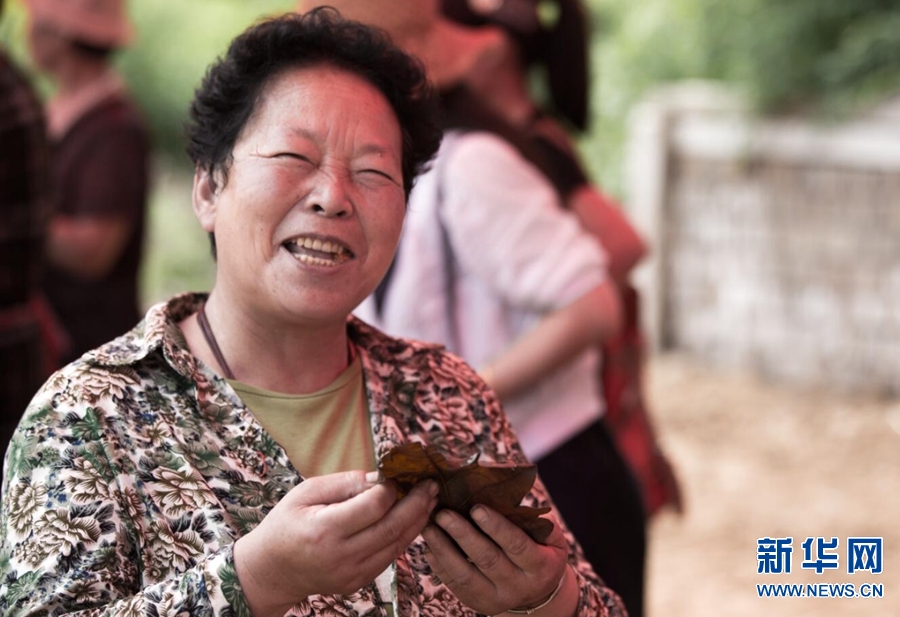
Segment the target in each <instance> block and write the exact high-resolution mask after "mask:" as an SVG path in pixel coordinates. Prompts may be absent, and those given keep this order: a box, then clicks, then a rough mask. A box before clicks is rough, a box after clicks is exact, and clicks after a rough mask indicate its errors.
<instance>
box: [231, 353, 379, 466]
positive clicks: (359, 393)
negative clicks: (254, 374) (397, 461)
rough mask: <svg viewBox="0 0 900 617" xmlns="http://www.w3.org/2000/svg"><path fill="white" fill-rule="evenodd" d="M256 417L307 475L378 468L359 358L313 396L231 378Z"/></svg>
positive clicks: (233, 386) (236, 390) (289, 457)
mask: <svg viewBox="0 0 900 617" xmlns="http://www.w3.org/2000/svg"><path fill="white" fill-rule="evenodd" d="M228 383H230V384H231V387H232V388H234V390H235V392H237V393H238V394H239V395H240V397H241V399H242V400H243V401H244V403H245V404H246V405H247V407H248V408H249V409H250V411H251V412H253V415H254V416H255V417H256V419H257V420H258V421H259V423H260V424H262V426H263V428H265V429H266V431H267V432H268V433H269V435H271V436H272V437H273V438H274V439H275V441H277V442H278V444H279V445H280V446H281V447H282V448H284V451H285V453H287V457H288V459H289V460H290V461H291V463H292V464H293V465H294V467H295V468H296V469H297V471H299V472H300V474H301V475H302V476H303V477H305V478H311V477H313V476H322V475H325V474H329V473H336V472H339V471H349V470H351V469H364V470H366V471H373V470H374V469H375V444H374V442H373V441H372V429H371V428H370V423H369V409H368V405H367V404H366V395H365V388H364V386H363V378H362V364H361V363H360V360H359V357H357V358H356V359H355V360H354V361H353V362H351V363H350V366H348V367H347V368H346V369H345V370H344V372H343V373H341V374H340V375H339V376H338V377H337V379H335V380H334V381H333V382H331V383H330V384H328V385H327V386H325V387H324V388H322V389H321V390H318V391H317V392H312V393H310V394H282V393H280V392H272V391H270V390H263V389H262V388H257V387H254V386H250V385H247V384H245V383H241V382H239V381H232V380H229V382H228Z"/></svg>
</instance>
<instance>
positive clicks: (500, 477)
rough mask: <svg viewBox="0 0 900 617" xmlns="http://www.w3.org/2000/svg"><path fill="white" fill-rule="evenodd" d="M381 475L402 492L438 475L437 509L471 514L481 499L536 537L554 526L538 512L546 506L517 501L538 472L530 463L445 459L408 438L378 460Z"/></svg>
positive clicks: (538, 538)
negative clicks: (530, 505)
mask: <svg viewBox="0 0 900 617" xmlns="http://www.w3.org/2000/svg"><path fill="white" fill-rule="evenodd" d="M378 469H379V471H381V474H382V475H383V476H384V477H385V478H386V479H388V480H393V481H394V482H396V483H397V486H398V488H399V490H400V496H401V497H402V496H403V495H405V494H406V493H408V492H409V491H410V490H412V487H413V486H415V484H416V483H417V482H421V481H423V480H428V479H431V480H436V481H437V483H438V485H439V486H440V488H441V490H440V493H439V494H438V509H440V508H449V509H451V510H454V511H455V512H458V513H459V514H462V515H463V516H465V517H466V518H469V511H470V510H471V509H472V507H473V506H475V504H483V505H486V506H488V507H489V508H491V509H493V510H496V511H497V512H499V513H501V514H503V515H504V516H506V517H507V518H508V519H509V520H510V521H512V522H513V523H515V524H516V525H518V526H519V527H520V528H522V529H523V530H524V531H525V532H526V533H527V534H528V535H530V536H531V537H532V538H533V539H534V540H535V541H536V542H543V541H544V540H546V539H547V536H549V535H550V532H551V531H553V523H551V522H550V521H548V520H547V519H545V518H540V516H541V515H542V514H546V513H547V512H549V511H550V508H529V507H527V506H520V505H519V503H520V502H521V501H522V499H523V498H524V497H525V495H527V494H528V491H529V490H531V486H532V485H533V484H534V480H535V478H536V477H537V467H535V466H534V465H519V466H498V465H482V464H480V463H479V462H478V457H477V456H475V457H473V458H471V459H470V460H468V461H454V460H449V461H448V460H447V458H446V457H445V456H444V455H443V454H441V452H439V451H438V449H437V448H436V447H434V446H427V447H425V446H423V445H422V444H420V443H408V444H403V445H401V446H397V447H395V448H393V449H392V450H391V451H390V452H388V453H387V454H386V455H385V456H384V458H382V459H381V463H380V464H379V465H378Z"/></svg>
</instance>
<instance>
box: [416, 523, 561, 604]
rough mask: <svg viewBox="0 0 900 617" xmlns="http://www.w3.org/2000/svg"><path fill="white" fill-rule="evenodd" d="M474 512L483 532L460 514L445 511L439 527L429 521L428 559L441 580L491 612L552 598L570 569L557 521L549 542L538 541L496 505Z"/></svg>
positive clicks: (464, 599) (465, 600)
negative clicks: (512, 521)
mask: <svg viewBox="0 0 900 617" xmlns="http://www.w3.org/2000/svg"><path fill="white" fill-rule="evenodd" d="M471 514H472V519H473V520H474V521H475V522H476V524H477V525H478V528H480V531H479V529H478V528H476V527H474V526H473V525H472V524H471V523H470V522H469V521H468V520H466V519H465V518H464V517H463V516H461V515H459V514H457V513H456V512H453V511H452V510H442V511H441V512H439V513H438V514H437V516H436V518H435V520H436V521H437V525H438V526H439V527H438V526H435V525H429V526H428V527H426V528H425V530H424V531H423V532H422V537H423V538H425V542H426V543H427V545H428V546H427V548H426V551H425V557H426V559H427V560H428V563H429V564H430V565H431V569H432V570H433V571H434V573H435V574H436V575H437V576H438V577H439V578H440V579H441V582H442V583H444V585H446V586H447V587H448V588H449V589H450V591H452V592H453V593H454V594H455V595H456V597H457V598H459V599H460V600H461V601H462V602H463V603H465V604H466V605H468V606H469V607H470V608H472V609H474V610H475V611H477V612H478V613H483V614H486V615H497V614H500V613H503V612H505V611H506V610H508V609H510V608H520V607H528V606H535V605H537V604H540V603H541V602H542V601H544V600H545V599H546V598H547V597H549V596H550V594H552V593H553V592H554V590H555V589H556V587H557V585H558V584H559V582H560V579H561V578H562V576H563V574H564V572H565V569H566V567H567V565H566V556H567V555H568V552H569V547H568V545H567V544H566V540H565V537H564V536H563V533H562V530H561V529H560V525H559V523H558V522H557V521H555V520H554V521H553V532H552V533H551V534H550V536H549V537H548V538H547V543H546V544H538V543H537V542H535V541H534V540H532V539H531V537H530V536H529V535H528V534H526V533H525V532H524V531H522V530H521V529H520V528H519V527H517V526H516V525H514V524H513V523H511V522H509V521H508V520H507V519H506V517H504V516H502V515H500V514H498V513H497V512H495V511H493V510H491V509H490V508H487V507H485V506H482V505H479V506H475V507H474V508H473V509H472V513H471ZM448 536H450V537H449V538H448ZM450 538H453V541H455V542H456V545H458V547H459V548H457V546H455V545H454V544H453V542H452V541H451V540H450ZM459 549H462V551H463V552H460V550H459ZM573 611H574V607H573Z"/></svg>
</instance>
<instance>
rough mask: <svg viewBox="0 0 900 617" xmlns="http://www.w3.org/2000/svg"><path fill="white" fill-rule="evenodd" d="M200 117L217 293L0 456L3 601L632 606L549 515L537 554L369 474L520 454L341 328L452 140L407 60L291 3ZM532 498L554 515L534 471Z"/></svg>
mask: <svg viewBox="0 0 900 617" xmlns="http://www.w3.org/2000/svg"><path fill="white" fill-rule="evenodd" d="M191 113H192V124H191V126H190V127H189V136H190V140H191V141H190V147H189V152H190V154H191V157H192V159H193V161H194V163H195V165H196V173H195V177H194V189H193V206H194V211H195V213H196V215H197V218H198V220H199V222H200V225H201V226H202V227H203V229H205V230H206V231H207V232H209V233H210V234H211V236H212V237H213V238H214V242H215V243H214V248H215V250H216V254H217V265H216V280H215V285H214V287H213V290H212V291H211V293H210V294H208V296H207V295H205V294H186V295H183V296H179V297H176V298H173V299H172V300H170V301H168V302H166V303H162V304H159V305H157V306H154V307H152V308H151V309H150V311H149V312H148V313H147V316H146V318H145V319H144V321H142V322H141V323H140V324H138V326H136V327H135V328H134V329H133V330H132V331H131V332H129V333H127V334H125V335H124V336H122V337H119V338H118V339H116V340H114V341H112V342H111V343H109V344H107V345H104V346H102V347H100V348H98V349H95V350H94V351H92V352H89V353H88V354H86V355H85V356H83V357H82V358H81V359H79V360H78V361H76V362H74V363H72V364H70V365H69V366H67V367H66V368H64V369H63V370H62V371H60V372H59V373H57V374H56V375H54V376H53V377H52V378H51V379H50V380H49V381H48V382H47V384H45V386H44V388H43V389H42V390H41V392H39V393H38V395H37V396H36V397H35V399H34V400H33V401H32V404H31V405H30V406H29V408H28V410H27V411H26V413H25V416H24V418H23V421H22V423H21V424H20V426H19V428H18V429H17V432H16V435H15V437H14V439H13V442H12V445H11V449H10V454H9V457H8V460H7V465H6V469H5V478H4V487H5V488H6V489H7V490H6V491H5V493H4V496H3V499H4V501H3V512H4V514H5V516H4V517H3V519H2V521H3V527H2V529H0V556H2V559H0V563H2V564H3V566H2V568H3V571H2V572H0V581H2V582H0V612H2V613H3V614H7V613H10V614H25V613H29V614H30V613H41V614H45V613H46V614H51V613H52V614H62V613H69V612H75V611H87V610H91V609H93V611H96V613H97V614H99V613H100V612H102V613H103V614H108V615H121V616H123V617H124V616H125V615H135V614H157V613H158V614H163V613H165V614H169V613H170V612H174V613H177V614H179V615H189V616H191V617H201V616H206V615H210V614H212V615H233V616H235V617H249V616H250V615H252V616H253V617H280V616H281V615H285V614H286V613H290V614H292V615H307V616H325V615H334V614H341V615H348V616H349V615H391V614H393V615H400V614H402V615H409V614H426V613H428V614H433V615H461V616H464V617H467V616H474V615H476V614H484V613H489V614H499V613H503V612H504V611H507V610H510V611H511V612H521V611H516V610H515V608H516V607H524V608H523V610H526V611H527V612H529V613H531V612H534V611H533V610H532V608H534V609H537V608H539V607H543V608H540V612H536V613H535V614H538V615H541V614H544V615H565V616H568V615H574V614H578V615H584V616H588V615H590V616H597V615H599V616H606V615H613V616H618V615H622V610H621V605H620V604H619V601H618V598H617V597H616V596H615V594H613V593H612V592H610V591H609V589H607V588H606V587H605V586H604V585H603V583H602V582H601V581H600V580H599V579H598V578H597V577H596V575H595V574H594V573H593V571H592V570H591V568H590V566H589V565H588V564H587V562H585V561H584V559H583V558H582V557H581V555H580V551H579V550H578V548H577V545H576V544H575V542H574V540H573V538H572V536H571V534H570V533H569V532H568V531H567V530H566V528H565V527H564V526H563V525H562V524H561V523H560V522H559V521H558V520H556V519H555V518H554V517H553V516H552V515H551V516H548V518H549V519H550V520H551V522H552V523H553V531H552V532H551V534H550V535H549V536H548V537H547V538H546V539H545V540H544V541H543V543H540V544H539V543H537V542H535V541H533V540H532V539H531V538H530V537H528V536H527V535H525V533H524V532H523V531H521V529H519V528H518V527H517V526H516V525H514V524H512V523H511V522H509V521H508V520H507V519H506V518H504V517H503V516H501V515H499V514H498V513H496V512H494V511H491V510H490V509H488V508H486V507H483V506H480V507H478V508H475V509H473V510H472V512H471V516H472V519H473V520H474V521H477V524H476V525H473V524H472V523H470V522H469V521H468V520H466V519H465V518H464V517H461V516H459V515H458V514H457V513H454V512H451V511H441V512H438V513H436V514H435V515H434V518H433V519H432V518H430V517H431V516H432V514H433V511H434V509H435V506H436V503H437V501H436V497H437V493H438V487H437V485H436V484H435V483H434V482H433V481H427V482H420V483H419V484H417V485H416V486H415V487H413V488H412V489H411V490H410V491H409V493H408V494H406V495H405V496H404V497H403V498H402V499H398V490H397V487H396V486H395V485H394V484H393V483H392V482H384V481H383V482H379V479H378V474H377V473H374V472H375V469H376V462H377V461H378V460H379V459H380V458H382V457H383V456H384V455H385V454H386V453H387V452H389V451H390V450H391V449H392V448H394V447H396V446H398V445H400V444H403V443H408V442H419V443H422V444H424V445H428V446H432V447H434V448H436V449H438V450H439V451H441V452H444V453H446V454H447V456H449V457H452V458H456V459H469V458H471V457H472V456H478V457H479V458H480V460H481V461H483V462H487V463H498V464H509V465H522V464H525V463H526V460H525V456H524V455H523V453H522V451H521V449H520V448H519V446H518V443H517V441H516V438H515V436H514V435H513V433H512V432H511V430H510V428H509V424H508V422H507V420H506V417H505V416H504V415H503V412H502V410H501V408H500V406H499V403H498V401H497V398H496V395H495V394H494V393H493V391H491V390H490V389H489V388H488V387H487V386H486V385H485V384H484V382H482V381H481V380H480V379H479V378H478V376H477V375H476V374H475V372H474V371H473V370H472V369H471V368H470V367H468V366H467V365H465V364H464V363H462V362H461V361H460V360H459V359H458V358H456V357H454V356H451V355H449V354H447V353H445V352H444V351H443V350H442V349H441V348H439V347H437V346H434V345H428V344H425V343H418V342H413V341H403V340H398V339H393V338H390V337H388V336H386V335H384V334H382V333H380V332H378V331H376V330H374V329H372V328H371V327H369V326H367V325H366V324H364V323H362V322H360V321H358V320H356V319H353V318H350V317H349V314H350V311H351V310H352V309H353V308H354V307H355V306H356V304H357V303H358V302H359V301H360V300H362V299H363V298H364V297H365V296H367V295H368V294H369V293H371V292H372V291H373V289H374V288H375V286H376V285H377V284H378V282H379V280H380V279H381V277H382V276H383V275H384V273H385V271H386V269H387V268H388V265H389V264H390V262H391V259H392V257H393V254H394V251H395V249H396V245H397V240H398V237H399V234H400V230H401V227H402V225H403V219H404V214H405V210H406V199H407V198H408V195H409V191H410V189H411V188H412V184H413V180H414V178H415V177H416V175H417V173H418V172H419V171H421V169H422V167H423V166H424V164H425V163H426V162H427V161H428V159H429V158H430V157H431V156H432V155H433V154H434V152H435V151H436V149H437V146H438V143H439V140H440V130H439V128H438V126H437V124H436V122H435V107H434V98H433V94H432V92H431V89H430V88H429V87H428V85H427V82H426V80H425V76H424V74H423V72H422V70H421V68H420V67H419V66H418V64H417V63H416V62H415V61H413V60H412V59H410V58H409V57H408V56H406V55H405V54H403V53H402V52H400V51H399V50H397V49H396V48H395V47H393V46H392V45H391V44H390V43H389V41H388V39H387V37H386V36H384V35H383V34H381V33H379V32H377V31H374V30H371V29H369V28H367V27H365V26H362V25H361V24H358V23H355V22H349V21H344V20H342V19H341V18H340V17H339V16H338V15H337V13H336V12H334V11H331V10H320V11H314V12H312V13H310V14H308V15H304V16H302V17H301V16H297V15H289V16H285V17H282V18H278V19H274V20H270V21H266V22H262V23H260V24H258V25H256V26H254V27H252V28H250V29H248V30H247V31H246V32H245V33H244V34H242V35H241V36H239V37H238V38H237V39H236V40H235V41H234V42H233V43H232V45H231V47H230V49H229V51H228V53H227V54H226V55H225V57H224V58H223V59H221V60H219V61H218V62H217V63H216V64H214V65H213V66H212V67H211V68H210V70H209V72H208V74H207V76H206V78H205V80H204V81H203V83H202V84H201V86H200V88H199V89H198V91H197V94H196V98H195V100H194V103H193V105H192V108H191ZM367 472H368V473H367ZM525 505H528V506H531V507H547V506H552V504H551V503H550V501H549V498H548V496H547V494H546V491H545V489H544V487H543V485H542V484H541V482H540V480H538V481H536V482H535V485H534V486H533V487H532V489H531V491H530V492H529V494H528V495H527V496H526V498H525ZM429 520H433V521H434V522H433V523H432V524H429ZM426 539H427V541H426ZM436 574H437V576H436ZM438 576H440V579H438Z"/></svg>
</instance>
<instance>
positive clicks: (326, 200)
mask: <svg viewBox="0 0 900 617" xmlns="http://www.w3.org/2000/svg"><path fill="white" fill-rule="evenodd" d="M315 182H316V186H315V188H314V189H313V191H312V193H311V194H310V196H309V199H308V200H307V208H309V209H310V210H311V211H313V212H314V213H316V214H320V215H322V216H333V217H338V218H340V217H345V216H349V215H350V214H351V213H352V212H353V202H352V199H351V186H350V185H351V183H350V178H349V177H347V174H344V173H325V172H320V173H319V174H318V177H317V178H316V179H315Z"/></svg>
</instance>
